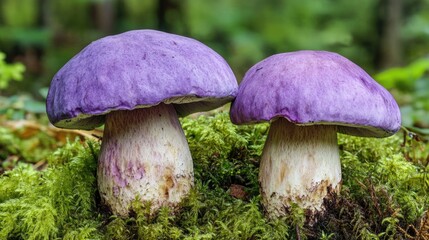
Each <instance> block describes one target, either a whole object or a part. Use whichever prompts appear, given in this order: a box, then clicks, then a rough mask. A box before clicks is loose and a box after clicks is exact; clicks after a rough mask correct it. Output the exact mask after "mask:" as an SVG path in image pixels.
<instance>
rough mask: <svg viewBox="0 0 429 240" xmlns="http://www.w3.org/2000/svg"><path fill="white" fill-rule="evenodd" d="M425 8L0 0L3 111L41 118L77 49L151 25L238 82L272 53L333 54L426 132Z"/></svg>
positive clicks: (304, 0) (250, 1) (324, 1)
mask: <svg viewBox="0 0 429 240" xmlns="http://www.w3.org/2000/svg"><path fill="white" fill-rule="evenodd" d="M428 10H429V1H428V0H360V1H350V0H337V1H333V0H318V1H314V0H216V1H215V0H211V1H210V0H206V1H202V0H73V1H72V0H62V1H61V0H0V52H2V53H0V96H1V98H0V114H2V115H3V117H6V118H9V119H24V118H28V117H29V116H30V115H31V116H33V115H37V114H40V115H43V114H44V105H43V104H44V96H45V95H46V92H47V87H48V86H49V83H50V80H51V78H52V76H53V75H54V74H55V72H56V71H58V70H59V69H60V68H61V66H62V65H64V64H65V63H66V62H67V61H68V60H69V59H70V58H71V57H72V56H73V55H75V54H76V53H78V52H79V51H80V50H81V49H82V48H83V47H84V46H86V45H87V44H89V43H90V42H91V41H93V40H95V39H98V38H101V37H103V36H106V35H110V34H116V33H121V32H124V31H127V30H132V29H145V28H151V29H158V30H162V31H166V32H171V33H176V34H180V35H185V36H189V37H193V38H195V39H197V40H199V41H201V42H203V43H205V44H207V45H208V46H210V47H212V48H213V49H214V50H216V51H217V52H218V53H220V54H221V55H222V56H223V57H224V58H225V59H226V60H227V61H228V63H229V64H230V65H231V67H232V69H233V70H234V72H235V74H236V76H237V79H238V80H239V81H240V79H241V78H242V76H243V75H244V73H245V72H246V70H247V69H248V68H250V67H251V66H252V65H253V64H255V63H256V62H258V61H260V60H262V59H263V58H265V57H268V56H270V55H272V54H275V53H279V52H287V51H295V50H302V49H320V50H328V51H334V52H338V53H340V54H342V55H343V56H345V57H347V58H349V59H351V60H352V61H354V62H355V63H357V64H358V65H360V66H361V67H363V68H364V69H365V70H366V71H368V72H369V73H370V74H371V75H372V76H374V77H375V79H377V80H378V81H379V82H380V83H381V84H382V85H384V86H385V87H386V88H388V89H389V90H390V91H391V92H392V93H393V94H394V96H395V98H396V100H397V101H398V103H399V104H400V105H401V109H402V113H403V124H404V126H407V127H410V128H411V129H412V130H413V131H416V132H419V133H421V134H423V135H427V134H428V130H427V129H428V128H429V100H428V98H429V97H428V96H429V79H428V75H427V70H428V69H429V59H428V58H427V54H428V53H429V11H428ZM14 63H22V65H21V64H14ZM24 67H25V71H24ZM29 113H31V114H29Z"/></svg>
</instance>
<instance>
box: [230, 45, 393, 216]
mask: <svg viewBox="0 0 429 240" xmlns="http://www.w3.org/2000/svg"><path fill="white" fill-rule="evenodd" d="M231 120H232V122H233V123H235V124H249V123H257V122H264V121H271V127H270V131H269V134H268V138H267V141H266V143H265V147H264V150H263V154H262V157H261V164H260V172H259V182H260V187H261V195H262V202H263V205H264V208H265V210H266V212H267V214H268V215H269V216H270V217H278V216H281V215H285V214H286V213H287V212H288V208H289V207H290V206H291V204H292V203H293V202H294V203H297V204H298V205H299V206H300V207H302V208H304V209H307V210H310V211H308V212H309V214H310V216H309V217H310V219H311V218H312V216H313V217H314V216H315V215H314V214H316V213H319V214H321V213H323V212H324V211H325V210H326V209H324V205H323V201H324V199H328V198H331V197H333V196H335V194H337V193H339V190H340V187H341V165H340V158H339V150H338V145H337V132H340V133H345V134H349V135H355V136H363V137H387V136H390V135H392V134H394V133H395V132H397V131H398V130H399V128H400V125H401V116H400V112H399V108H398V105H397V103H396V102H395V100H394V99H393V97H392V95H391V94H390V93H389V92H388V91H387V90H386V89H384V88H383V87H382V86H381V85H379V84H378V83H377V82H375V81H374V80H373V79H372V78H371V77H370V76H369V75H368V74H367V73H366V72H365V71H364V70H362V69H361V68H360V67H359V66H357V65H356V64H354V63H353V62H351V61H349V60H348V59H346V58H344V57H342V56H340V55H338V54H335V53H331V52H324V51H298V52H291V53H283V54H277V55H273V56H271V57H269V58H267V59H265V60H263V61H261V62H259V63H257V64H256V65H255V66H253V67H252V68H251V69H250V70H249V71H248V72H247V73H246V75H245V76H244V79H243V81H242V82H241V84H240V86H239V90H238V94H237V97H236V99H235V100H234V102H233V104H232V106H231Z"/></svg>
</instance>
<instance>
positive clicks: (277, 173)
mask: <svg viewBox="0 0 429 240" xmlns="http://www.w3.org/2000/svg"><path fill="white" fill-rule="evenodd" d="M259 182H260V187H261V194H262V203H263V205H264V208H265V210H266V212H267V214H268V216H270V217H278V216H283V215H285V214H287V213H288V210H289V208H290V207H291V204H292V203H296V204H297V205H298V206H300V207H302V208H304V209H307V210H311V211H310V212H309V213H310V215H314V214H316V213H321V212H323V211H324V208H323V200H324V199H325V198H328V197H330V196H332V193H334V192H335V193H338V192H339V189H340V186H341V165H340V158H339V153H338V145H337V129H336V127H335V126H327V125H314V126H297V125H295V124H293V123H290V122H289V121H288V120H286V119H284V118H279V119H278V120H276V121H274V122H273V123H272V124H271V127H270V131H269V134H268V138H267V141H266V143H265V146H264V150H263V154H262V158H261V165H260V172H259ZM310 217H311V216H310Z"/></svg>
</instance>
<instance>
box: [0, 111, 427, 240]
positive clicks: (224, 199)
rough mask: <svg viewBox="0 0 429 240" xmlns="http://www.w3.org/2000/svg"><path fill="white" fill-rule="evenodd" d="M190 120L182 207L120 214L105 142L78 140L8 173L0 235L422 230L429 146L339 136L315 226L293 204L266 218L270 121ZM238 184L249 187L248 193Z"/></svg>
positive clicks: (324, 234)
mask: <svg viewBox="0 0 429 240" xmlns="http://www.w3.org/2000/svg"><path fill="white" fill-rule="evenodd" d="M182 124H183V128H184V130H185V134H186V136H187V138H188V141H189V146H190V148H191V152H192V154H193V158H194V166H195V178H196V182H195V188H194V189H193V190H192V192H191V194H190V195H189V196H188V197H187V199H185V200H184V201H183V202H182V204H181V206H180V210H179V211H178V212H177V213H175V214H172V213H171V212H170V211H169V209H167V208H162V209H161V210H160V211H159V212H158V213H157V214H152V215H151V214H149V208H150V206H149V205H147V204H145V205H141V204H138V201H137V202H136V203H135V204H134V205H133V210H134V214H133V215H132V216H131V217H129V218H127V219H121V218H118V217H116V216H112V215H111V214H110V213H109V212H108V211H106V210H105V209H104V208H103V207H102V206H100V205H99V202H98V201H99V200H98V193H97V188H96V177H95V174H96V161H97V160H96V159H97V155H98V151H99V143H95V142H87V143H86V144H82V143H81V142H79V141H74V142H69V143H67V144H66V145H65V146H64V147H62V148H60V149H58V150H57V151H56V152H54V153H53V154H51V156H50V157H49V168H47V169H46V170H44V171H36V170H34V169H33V168H32V167H31V166H30V165H20V166H18V167H16V168H15V169H13V170H12V171H8V172H6V173H5V174H3V175H2V176H0V239H55V238H60V239H61V238H64V239H297V238H298V236H299V237H300V238H301V239H344V238H350V239H400V238H405V237H404V231H405V229H407V227H408V226H415V228H416V229H418V228H419V227H421V226H418V223H419V221H420V220H421V219H422V217H423V215H424V214H425V211H427V210H428V206H429V198H427V195H428V191H429V187H428V186H429V184H428V176H429V169H428V162H427V161H428V160H427V159H426V157H427V151H428V146H427V145H425V143H422V142H416V141H415V140H413V139H411V138H409V137H407V138H406V139H405V141H404V139H403V137H402V136H401V134H398V135H397V136H394V137H390V138H387V139H372V138H357V137H350V136H344V135H340V136H339V146H340V150H341V160H342V168H343V188H342V191H341V195H340V196H338V197H337V198H336V199H335V200H333V201H332V202H328V203H326V204H327V206H328V209H329V214H328V216H327V217H326V218H323V219H321V221H320V222H319V223H318V224H317V225H316V226H313V227H309V226H306V225H305V213H304V211H303V210H302V209H299V208H298V207H293V208H292V211H291V214H290V215H289V216H287V217H285V218H283V219H278V220H273V221H268V220H267V219H266V218H265V217H264V214H263V211H262V207H261V205H260V196H259V194H258V182H257V175H258V166H259V156H260V154H261V152H262V148H263V144H264V142H265V139H266V134H267V131H268V128H269V125H268V124H259V125H252V126H240V127H238V126H235V125H233V124H231V123H230V121H229V117H228V114H227V113H220V114H217V115H215V116H209V117H207V116H201V117H199V118H197V119H191V118H185V119H182ZM12 146H13V145H12ZM416 146H417V147H416ZM425 154H426V155H425ZM232 185H239V186H243V187H244V192H243V194H242V195H241V196H240V199H237V198H234V197H233V195H234V196H235V194H234V193H233V192H232V191H233V190H231V186H232ZM408 234H410V235H411V236H412V237H413V236H416V235H417V234H418V233H414V232H409V233H408ZM413 234H414V235H413ZM408 237H409V236H408Z"/></svg>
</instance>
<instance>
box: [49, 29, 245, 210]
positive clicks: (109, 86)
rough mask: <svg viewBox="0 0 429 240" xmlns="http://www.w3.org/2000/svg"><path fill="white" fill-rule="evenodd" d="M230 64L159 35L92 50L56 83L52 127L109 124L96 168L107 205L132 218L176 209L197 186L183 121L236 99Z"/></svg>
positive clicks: (109, 40) (110, 40)
mask: <svg viewBox="0 0 429 240" xmlns="http://www.w3.org/2000/svg"><path fill="white" fill-rule="evenodd" d="M237 88H238V86H237V81H236V79H235V77H234V74H233V72H232V71H231V68H230V67H229V66H228V64H227V63H226V62H225V60H224V59H223V58H222V57H221V56H219V55H218V54H217V53H216V52H214V51H213V50H212V49H210V48H209V47H207V46H205V45H204V44H202V43H200V42H198V41H196V40H193V39H191V38H186V37H182V36H178V35H173V34H168V33H164V32H159V31H154V30H136V31H129V32H126V33H122V34H118V35H114V36H108V37H105V38H102V39H99V40H97V41H94V42H92V43H91V44H90V45H88V46H87V47H86V48H84V49H83V50H82V51H81V52H80V53H78V54H77V55H76V56H74V57H73V58H72V59H71V60H70V61H69V62H68V63H67V64H65V65H64V66H63V67H62V68H61V69H60V70H59V71H58V73H57V74H56V75H55V76H54V78H53V79H52V82H51V86H50V89H49V93H48V97H47V113H48V117H49V120H50V121H51V122H52V123H53V124H54V125H55V126H57V127H60V128H77V129H86V130H89V129H93V128H95V127H98V126H100V125H102V124H103V123H105V127H104V134H103V142H102V146H101V153H100V157H99V162H98V173H97V174H98V187H99V191H100V195H101V199H102V201H103V202H104V203H105V204H106V205H107V206H108V207H109V208H110V209H111V210H112V212H113V213H115V214H117V215H120V216H127V215H128V213H129V210H130V204H131V202H132V201H134V200H135V199H137V198H138V199H140V200H141V201H151V202H152V209H153V210H155V209H157V208H159V207H160V206H171V207H174V206H176V205H177V204H178V203H179V202H180V201H181V199H182V198H183V197H184V196H186V194H187V193H188V192H189V191H190V189H191V187H192V186H193V164H192V158H191V154H190V151H189V148H188V143H187V141H186V138H185V135H184V133H183V130H182V128H181V125H180V123H179V120H178V115H179V116H184V115H187V114H190V113H193V112H197V111H205V110H209V109H213V108H216V107H219V106H221V105H223V104H225V103H227V102H229V101H231V100H232V99H233V98H234V97H235V95H236V93H237Z"/></svg>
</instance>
